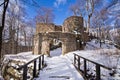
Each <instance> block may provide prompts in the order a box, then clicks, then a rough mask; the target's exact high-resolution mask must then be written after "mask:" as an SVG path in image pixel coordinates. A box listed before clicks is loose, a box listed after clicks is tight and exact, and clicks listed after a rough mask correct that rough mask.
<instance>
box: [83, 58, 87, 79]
mask: <svg viewBox="0 0 120 80" xmlns="http://www.w3.org/2000/svg"><path fill="white" fill-rule="evenodd" d="M84 76H85V77H86V76H87V65H86V59H84Z"/></svg>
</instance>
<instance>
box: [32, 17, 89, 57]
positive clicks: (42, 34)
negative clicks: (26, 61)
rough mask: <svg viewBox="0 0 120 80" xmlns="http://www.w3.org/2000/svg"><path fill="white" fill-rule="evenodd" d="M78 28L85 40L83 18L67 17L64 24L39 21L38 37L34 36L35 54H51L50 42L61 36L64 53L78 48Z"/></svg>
mask: <svg viewBox="0 0 120 80" xmlns="http://www.w3.org/2000/svg"><path fill="white" fill-rule="evenodd" d="M75 30H77V31H78V32H79V33H81V34H80V35H82V36H81V39H82V40H85V38H84V36H87V35H86V34H84V27H83V18H82V17H78V16H71V17H69V18H67V19H66V20H65V21H64V23H63V26H56V25H54V24H51V23H49V24H45V23H38V24H37V27H36V37H35V38H34V50H33V53H34V54H46V55H48V56H50V42H51V40H52V39H55V38H59V39H60V40H61V41H62V54H63V55H64V54H66V53H68V52H70V51H75V50H77V44H78V43H77V42H76V38H77V36H76V34H75V33H74V31H75Z"/></svg>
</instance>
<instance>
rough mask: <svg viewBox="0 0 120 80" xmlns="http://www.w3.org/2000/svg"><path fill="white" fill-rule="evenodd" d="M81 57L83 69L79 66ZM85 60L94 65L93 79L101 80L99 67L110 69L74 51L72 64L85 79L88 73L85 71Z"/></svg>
mask: <svg viewBox="0 0 120 80" xmlns="http://www.w3.org/2000/svg"><path fill="white" fill-rule="evenodd" d="M81 59H82V60H83V62H82V63H83V64H84V66H83V70H82V69H81V68H80V67H81V66H80V65H81ZM87 62H91V63H92V64H94V65H95V69H96V70H95V72H96V75H95V78H96V79H95V80H101V69H100V68H101V67H102V68H104V69H107V70H112V69H111V68H109V67H106V66H104V65H101V64H99V63H97V62H94V61H92V60H89V59H86V58H84V57H82V56H80V55H78V54H75V53H74V66H75V68H76V69H77V70H78V71H79V72H81V73H82V74H83V76H84V78H85V79H88V76H87V75H88V73H87Z"/></svg>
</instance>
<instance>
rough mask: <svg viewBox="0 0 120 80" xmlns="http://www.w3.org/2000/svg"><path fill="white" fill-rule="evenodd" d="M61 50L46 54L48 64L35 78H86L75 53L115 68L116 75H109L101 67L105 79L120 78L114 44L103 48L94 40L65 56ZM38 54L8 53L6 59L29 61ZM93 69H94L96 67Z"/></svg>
mask: <svg viewBox="0 0 120 80" xmlns="http://www.w3.org/2000/svg"><path fill="white" fill-rule="evenodd" d="M61 51H62V50H61V48H58V49H55V50H53V51H50V55H51V57H47V56H45V63H46V64H47V66H46V67H45V68H44V69H43V70H41V71H40V74H39V77H37V78H36V79H35V80H84V79H83V78H82V76H81V75H80V74H79V73H78V72H77V70H76V69H75V68H74V66H73V61H74V55H73V53H76V54H78V55H80V56H82V57H85V58H87V59H90V60H92V61H95V62H97V63H99V64H102V65H105V66H107V67H110V68H114V69H115V71H116V74H115V75H114V76H110V75H109V73H110V72H111V71H105V70H103V69H101V70H102V71H101V75H102V77H103V78H104V79H103V80H120V50H118V49H116V48H115V47H114V45H110V44H102V48H100V47H99V43H97V42H96V41H95V40H92V41H91V42H88V43H87V45H86V47H85V50H81V51H79V50H78V51H73V52H69V53H66V55H64V56H63V55H61V53H62V52H61ZM37 56H38V55H32V52H23V53H19V54H17V55H6V56H5V57H6V59H12V60H13V59H14V60H18V61H19V60H20V61H21V60H22V61H24V62H27V61H29V60H31V59H33V58H35V57H37ZM81 63H82V61H81ZM82 65H83V63H82V64H81V66H82ZM89 68H91V69H92V68H93V66H92V65H91V64H89ZM92 71H94V68H93V69H92Z"/></svg>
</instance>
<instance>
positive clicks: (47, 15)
mask: <svg viewBox="0 0 120 80" xmlns="http://www.w3.org/2000/svg"><path fill="white" fill-rule="evenodd" d="M54 17H55V16H54V14H53V10H52V9H51V8H47V7H41V8H40V9H38V11H37V15H36V17H35V19H36V22H42V23H52V22H53V20H54Z"/></svg>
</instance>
